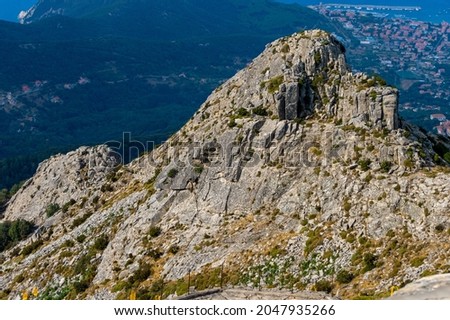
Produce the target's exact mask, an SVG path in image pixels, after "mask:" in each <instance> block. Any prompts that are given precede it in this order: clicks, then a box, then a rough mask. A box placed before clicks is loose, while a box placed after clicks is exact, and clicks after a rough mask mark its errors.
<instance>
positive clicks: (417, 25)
mask: <svg viewBox="0 0 450 320" xmlns="http://www.w3.org/2000/svg"><path fill="white" fill-rule="evenodd" d="M312 8H313V9H314V10H316V11H318V12H320V13H321V14H323V15H325V16H327V17H329V18H331V19H332V20H334V21H336V22H339V23H340V24H341V25H342V26H343V28H344V29H345V30H346V31H347V32H350V33H351V34H352V35H353V37H354V39H353V41H351V43H346V46H347V47H348V48H349V53H350V54H349V57H350V60H351V61H350V62H351V64H352V66H353V67H354V68H355V69H356V71H365V72H372V73H377V74H381V75H382V76H384V77H386V78H387V79H388V81H389V82H390V83H392V84H395V85H396V86H397V87H399V88H400V89H401V91H402V92H401V106H400V110H401V111H402V112H404V113H408V115H411V117H413V118H414V117H415V118H416V119H418V120H419V121H421V122H424V123H425V124H426V125H425V126H426V127H427V129H434V130H435V131H438V132H439V133H442V134H447V133H449V132H448V131H447V130H446V128H447V126H448V122H445V123H444V125H442V124H441V125H440V126H436V119H434V118H432V117H431V115H432V114H439V113H445V112H449V111H450V101H449V97H450V86H449V83H450V54H449V52H450V41H449V39H450V24H448V23H446V22H442V23H441V24H432V23H428V22H422V21H416V20H411V19H407V18H405V17H400V16H397V15H388V14H384V13H382V12H380V11H381V10H420V7H395V6H368V5H344V4H339V5H336V4H324V5H318V6H312ZM375 9H376V10H375ZM374 10H375V11H374ZM355 39H356V41H355ZM344 41H345V40H344ZM413 113H417V114H416V115H415V116H414V114H413ZM408 118H409V117H408Z"/></svg>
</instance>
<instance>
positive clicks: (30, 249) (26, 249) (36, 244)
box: [20, 239, 44, 256]
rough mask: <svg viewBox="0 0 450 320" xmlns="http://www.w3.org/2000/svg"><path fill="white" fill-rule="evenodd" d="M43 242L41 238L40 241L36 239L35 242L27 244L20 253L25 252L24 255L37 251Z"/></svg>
mask: <svg viewBox="0 0 450 320" xmlns="http://www.w3.org/2000/svg"><path fill="white" fill-rule="evenodd" d="M43 244H44V241H43V240H41V239H39V240H38V241H34V242H32V243H30V244H29V245H27V246H26V247H24V248H23V249H22V251H21V252H20V253H21V254H23V255H24V256H28V255H29V254H31V253H33V252H34V251H36V250H37V249H38V248H39V247H40V246H42V245H43Z"/></svg>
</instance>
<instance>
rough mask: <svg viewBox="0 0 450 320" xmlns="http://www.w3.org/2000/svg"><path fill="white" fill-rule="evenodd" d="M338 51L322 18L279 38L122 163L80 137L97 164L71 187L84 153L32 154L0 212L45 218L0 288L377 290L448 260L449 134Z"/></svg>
mask: <svg viewBox="0 0 450 320" xmlns="http://www.w3.org/2000/svg"><path fill="white" fill-rule="evenodd" d="M344 51H345V50H344V48H343V46H342V45H341V44H340V43H339V42H338V41H336V40H335V39H334V37H332V36H331V35H329V34H327V33H325V32H323V31H320V30H313V31H307V32H303V33H298V34H294V35H292V36H290V37H285V38H283V39H279V40H277V41H275V42H273V43H271V44H270V45H268V46H267V48H266V50H265V51H264V52H263V53H262V54H261V55H260V56H259V57H257V58H256V59H255V60H254V61H253V62H252V63H251V64H250V65H249V66H248V67H247V68H246V69H244V70H242V71H240V72H239V73H237V74H236V75H235V76H234V77H233V78H231V79H230V80H229V81H227V82H226V83H224V84H223V85H222V86H221V87H219V88H217V89H216V90H215V91H214V92H213V93H212V94H211V96H210V97H209V98H208V99H207V101H206V102H205V103H204V104H203V105H202V106H201V107H200V109H199V110H198V112H197V113H196V114H195V115H194V116H193V117H192V119H191V120H190V121H189V122H188V123H187V124H186V125H185V126H184V127H183V128H182V129H181V130H180V131H179V132H177V133H176V134H174V135H173V136H172V137H171V138H170V139H169V140H168V141H167V143H165V144H163V145H162V146H160V147H159V148H157V149H155V150H154V151H153V152H151V153H149V154H147V155H144V156H142V157H141V158H139V159H136V160H135V161H134V162H132V163H131V164H128V165H124V166H116V167H115V168H112V166H111V165H112V163H113V161H112V158H111V157H110V156H111V154H112V153H113V150H110V149H108V148H106V147H98V148H97V149H93V150H95V152H90V151H92V149H85V150H84V151H85V152H88V153H89V154H92V155H94V157H97V158H98V159H90V160H89V161H90V162H92V163H95V164H96V165H95V166H94V168H97V169H95V170H94V171H92V173H91V174H89V175H88V176H91V175H92V179H89V178H88V179H87V181H85V182H81V181H80V182H79V183H73V184H70V186H71V189H70V188H69V189H67V188H65V187H64V186H62V185H61V186H60V187H58V184H57V183H56V184H55V182H54V181H55V180H57V181H66V180H65V179H67V175H70V176H74V177H79V176H80V175H81V172H82V171H83V166H80V167H77V166H75V167H74V166H72V165H71V166H70V167H71V169H70V170H68V169H65V170H64V169H61V170H60V169H57V168H64V165H66V167H67V165H68V163H66V161H70V163H72V164H73V163H74V161H75V162H76V158H77V157H80V159H83V156H85V155H86V153H84V155H83V152H82V151H80V150H79V151H77V152H75V153H72V154H71V156H59V157H56V158H54V159H52V160H51V161H49V162H48V163H47V165H43V166H41V168H40V170H39V171H38V173H37V175H36V176H35V177H34V178H33V179H31V180H30V181H29V182H27V184H26V185H25V186H24V188H23V189H22V190H20V191H19V193H18V194H17V195H16V197H15V198H14V199H12V201H11V203H10V204H9V207H8V208H7V211H6V213H5V219H15V218H17V217H21V216H22V217H28V218H29V219H31V220H32V221H33V222H35V223H36V224H37V225H38V226H44V225H45V228H40V229H39V230H40V233H39V234H35V235H34V236H33V237H31V238H28V239H27V240H25V241H22V242H20V243H18V244H16V245H15V247H11V248H9V249H8V250H5V251H4V252H3V253H2V254H1V260H0V261H1V262H2V264H1V271H2V272H1V273H0V287H1V288H5V289H3V291H2V295H3V296H4V297H8V298H15V297H17V296H18V295H19V294H20V292H22V291H24V290H28V289H29V288H33V287H37V288H39V291H40V292H41V293H42V294H41V296H40V297H41V298H71V299H73V298H96V299H105V298H108V299H111V298H127V297H128V296H129V294H130V292H131V291H133V290H135V291H137V292H138V297H139V298H142V299H148V298H155V297H160V296H161V295H162V296H163V298H166V297H174V296H176V295H181V294H184V293H186V292H187V286H188V280H187V279H188V278H190V279H191V282H190V284H191V285H193V286H195V288H196V289H197V290H203V289H206V288H213V287H217V286H218V285H220V284H223V285H224V286H235V287H245V288H247V289H248V288H259V287H268V288H280V289H285V290H294V291H295V290H305V289H307V290H311V289H312V290H317V291H326V292H332V293H333V294H338V295H339V296H340V297H343V298H347V297H359V296H371V297H382V296H385V295H386V293H389V292H390V289H391V287H392V286H399V287H400V286H402V285H403V284H405V283H407V282H409V281H411V280H415V279H418V278H420V277H421V276H424V275H427V274H433V273H444V272H448V271H449V265H448V252H449V243H448V241H447V240H448V232H449V230H448V229H449V218H450V217H449V206H450V199H449V196H448V195H449V192H450V181H449V170H448V165H447V164H446V162H445V161H444V160H443V158H442V157H443V153H445V152H447V151H448V150H449V145H448V141H446V140H439V138H437V137H434V136H431V135H428V134H426V133H424V132H422V131H420V130H419V129H418V128H416V127H414V126H412V125H409V124H407V123H405V122H403V121H401V120H400V119H399V118H398V113H397V112H398V110H397V104H398V97H397V91H396V89H394V88H391V87H388V86H386V85H385V83H384V82H383V81H382V79H378V78H376V77H368V76H366V75H363V74H353V73H351V72H350V71H349V68H348V67H347V65H346V62H345V57H344ZM84 162H86V161H84ZM84 170H86V169H84ZM78 173H80V174H78ZM84 176H86V175H84ZM70 180H72V178H70ZM80 183H81V184H80ZM63 184H64V183H63ZM38 186H39V187H38ZM31 188H33V189H31ZM50 188H51V189H53V191H50V190H49V189H50ZM35 189H36V190H38V189H41V190H48V191H46V192H34V191H33V192H31V193H30V190H35ZM71 190H73V191H71ZM67 199H70V200H67ZM65 201H67V202H65ZM48 206H51V208H55V207H56V208H58V207H59V208H64V210H63V209H61V210H59V211H57V212H52V213H54V214H53V215H52V216H51V218H49V217H46V212H45V211H46V210H43V208H46V207H48ZM53 211H54V210H53ZM189 274H190V277H188V275H189ZM238 290H239V289H238Z"/></svg>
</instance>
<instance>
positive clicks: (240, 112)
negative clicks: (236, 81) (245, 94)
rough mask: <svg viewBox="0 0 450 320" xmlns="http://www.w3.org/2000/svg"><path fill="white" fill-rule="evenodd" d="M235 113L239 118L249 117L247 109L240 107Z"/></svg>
mask: <svg viewBox="0 0 450 320" xmlns="http://www.w3.org/2000/svg"><path fill="white" fill-rule="evenodd" d="M236 115H237V116H238V117H240V118H245V117H249V116H250V112H249V111H248V110H247V109H245V108H242V107H241V108H239V109H238V111H237V112H236Z"/></svg>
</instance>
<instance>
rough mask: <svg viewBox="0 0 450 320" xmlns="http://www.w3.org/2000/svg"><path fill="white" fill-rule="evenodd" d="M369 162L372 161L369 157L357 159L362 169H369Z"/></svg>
mask: <svg viewBox="0 0 450 320" xmlns="http://www.w3.org/2000/svg"><path fill="white" fill-rule="evenodd" d="M371 163H372V161H370V160H369V159H361V160H359V161H358V164H359V167H360V168H361V170H362V171H367V170H369V169H370V164H371Z"/></svg>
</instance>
